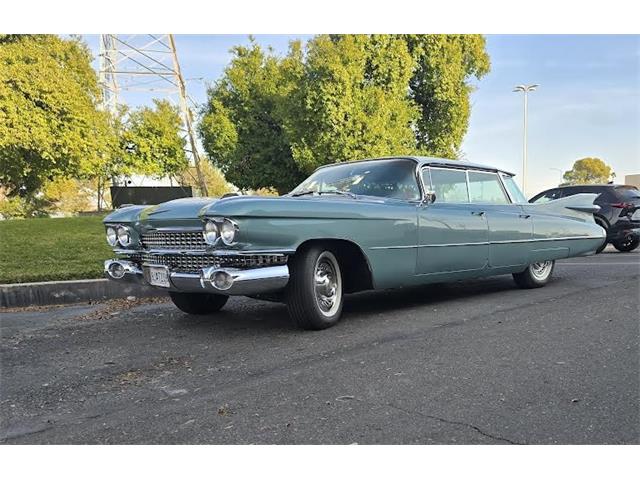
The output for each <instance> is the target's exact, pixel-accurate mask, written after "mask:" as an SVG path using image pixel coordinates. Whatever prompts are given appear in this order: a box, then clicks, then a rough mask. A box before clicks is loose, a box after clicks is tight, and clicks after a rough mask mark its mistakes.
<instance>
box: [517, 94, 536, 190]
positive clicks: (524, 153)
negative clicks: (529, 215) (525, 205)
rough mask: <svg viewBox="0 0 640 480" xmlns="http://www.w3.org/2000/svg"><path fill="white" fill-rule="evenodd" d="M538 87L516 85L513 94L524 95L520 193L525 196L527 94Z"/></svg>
mask: <svg viewBox="0 0 640 480" xmlns="http://www.w3.org/2000/svg"><path fill="white" fill-rule="evenodd" d="M539 86H540V85H539V84H537V83H534V84H532V85H517V86H516V87H514V89H513V91H514V92H522V93H524V122H523V123H524V127H523V140H522V182H521V184H522V193H524V194H525V195H526V194H527V192H526V190H527V110H528V106H529V105H528V96H529V95H528V94H529V92H534V91H535V90H536V88H538V87H539Z"/></svg>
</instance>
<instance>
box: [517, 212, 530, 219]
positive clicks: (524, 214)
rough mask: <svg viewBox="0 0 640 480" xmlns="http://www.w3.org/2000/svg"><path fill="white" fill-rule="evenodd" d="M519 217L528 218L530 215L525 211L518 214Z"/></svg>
mask: <svg viewBox="0 0 640 480" xmlns="http://www.w3.org/2000/svg"><path fill="white" fill-rule="evenodd" d="M518 216H519V217H520V218H529V217H530V216H531V215H529V214H527V213H521V214H520V215H518Z"/></svg>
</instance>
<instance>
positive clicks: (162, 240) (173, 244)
mask: <svg viewBox="0 0 640 480" xmlns="http://www.w3.org/2000/svg"><path fill="white" fill-rule="evenodd" d="M141 240H142V245H143V246H144V247H146V248H151V249H153V248H161V249H165V250H204V249H205V248H206V247H207V244H206V243H205V242H204V238H203V236H202V232H201V231H192V232H160V231H154V232H149V233H143V234H142V238H141Z"/></svg>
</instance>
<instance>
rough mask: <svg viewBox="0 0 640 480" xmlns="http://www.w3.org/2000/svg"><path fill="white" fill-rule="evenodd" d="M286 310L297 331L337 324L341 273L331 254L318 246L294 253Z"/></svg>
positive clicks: (340, 306)
mask: <svg viewBox="0 0 640 480" xmlns="http://www.w3.org/2000/svg"><path fill="white" fill-rule="evenodd" d="M290 272H291V273H290V275H291V278H290V279H289V286H288V288H287V295H286V298H287V308H288V310H289V314H290V315H291V318H292V319H293V320H294V321H295V322H296V324H297V325H298V327H300V328H303V329H305V330H322V329H323V328H328V327H332V326H333V325H335V324H336V323H338V321H339V320H340V316H341V314H342V304H343V289H342V273H341V271H340V265H339V263H338V260H337V259H336V256H335V255H334V254H333V252H332V251H331V250H329V249H327V248H325V247H323V246H321V245H314V246H311V247H309V248H307V249H305V250H303V251H301V252H298V253H296V255H295V256H294V257H292V259H291V264H290Z"/></svg>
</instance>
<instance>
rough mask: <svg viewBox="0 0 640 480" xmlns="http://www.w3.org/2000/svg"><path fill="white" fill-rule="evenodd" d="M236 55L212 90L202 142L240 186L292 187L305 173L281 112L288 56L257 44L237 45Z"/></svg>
mask: <svg viewBox="0 0 640 480" xmlns="http://www.w3.org/2000/svg"><path fill="white" fill-rule="evenodd" d="M233 55H234V58H233V60H232V61H231V64H230V65H229V66H228V67H227V69H226V70H225V73H224V76H223V78H222V79H221V80H220V81H219V82H217V83H216V85H214V86H213V87H212V88H211V89H209V92H208V96H209V100H208V102H207V104H206V105H205V107H204V109H203V116H202V121H201V123H200V125H199V132H200V135H201V138H202V144H203V146H204V149H205V150H206V152H207V154H208V155H209V157H210V158H211V159H212V161H213V162H214V163H215V164H216V166H218V167H219V168H220V169H221V170H222V172H223V173H224V175H225V177H226V178H227V180H229V181H230V182H231V183H233V184H234V185H236V186H237V187H239V188H241V189H250V188H263V187H275V188H276V189H278V190H279V191H286V190H288V189H289V188H291V187H292V186H294V185H295V184H296V183H298V182H299V181H300V180H301V179H302V177H303V175H302V174H301V172H300V170H299V168H298V167H297V165H296V163H295V162H294V161H293V157H292V153H291V147H290V144H289V142H288V141H287V139H286V137H285V134H284V130H283V121H282V118H281V116H280V115H281V113H280V105H281V104H282V102H283V99H284V97H286V95H287V93H288V87H287V84H286V82H287V80H286V79H285V77H284V76H283V69H282V61H281V60H280V59H278V58H276V57H275V56H274V55H272V54H271V53H270V52H264V51H263V50H262V49H261V48H260V47H259V46H258V45H257V44H255V43H252V44H251V45H250V46H249V47H235V48H234V49H233Z"/></svg>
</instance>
